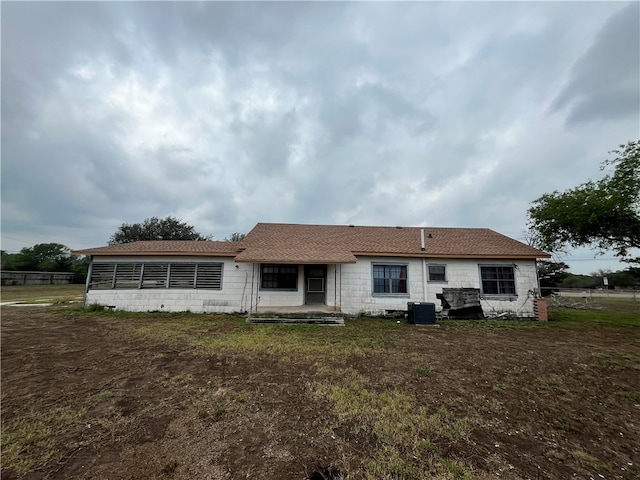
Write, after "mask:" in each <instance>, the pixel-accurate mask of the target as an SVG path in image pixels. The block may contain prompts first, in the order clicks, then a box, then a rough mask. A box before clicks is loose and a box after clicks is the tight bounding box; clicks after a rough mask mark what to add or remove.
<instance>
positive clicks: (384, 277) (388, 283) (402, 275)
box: [372, 263, 409, 295]
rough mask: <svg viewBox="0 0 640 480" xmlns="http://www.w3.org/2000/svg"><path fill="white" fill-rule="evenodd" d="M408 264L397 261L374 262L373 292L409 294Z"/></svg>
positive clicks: (378, 293) (377, 293)
mask: <svg viewBox="0 0 640 480" xmlns="http://www.w3.org/2000/svg"><path fill="white" fill-rule="evenodd" d="M407 270H408V265H407V264H406V263H405V264H397V263H374V264H372V275H373V293H374V294H375V295H407V294H408V293H409V285H408V283H407V278H408V275H407V273H408V272H407Z"/></svg>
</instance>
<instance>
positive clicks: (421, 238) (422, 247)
mask: <svg viewBox="0 0 640 480" xmlns="http://www.w3.org/2000/svg"><path fill="white" fill-rule="evenodd" d="M420 250H422V251H423V252H424V251H425V250H426V248H425V246H424V228H421V229H420Z"/></svg>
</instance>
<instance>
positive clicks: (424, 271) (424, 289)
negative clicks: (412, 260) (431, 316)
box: [422, 258, 427, 302]
mask: <svg viewBox="0 0 640 480" xmlns="http://www.w3.org/2000/svg"><path fill="white" fill-rule="evenodd" d="M422 296H423V298H424V301H425V302H426V301H427V259H426V258H423V259H422Z"/></svg>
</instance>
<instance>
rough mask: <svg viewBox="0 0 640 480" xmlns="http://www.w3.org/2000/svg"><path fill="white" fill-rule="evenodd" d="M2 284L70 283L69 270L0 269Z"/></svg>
mask: <svg viewBox="0 0 640 480" xmlns="http://www.w3.org/2000/svg"><path fill="white" fill-rule="evenodd" d="M1 274H2V282H1V283H2V285H57V284H64V283H71V282H72V281H73V273H70V272H19V271H8V270H2V272H1Z"/></svg>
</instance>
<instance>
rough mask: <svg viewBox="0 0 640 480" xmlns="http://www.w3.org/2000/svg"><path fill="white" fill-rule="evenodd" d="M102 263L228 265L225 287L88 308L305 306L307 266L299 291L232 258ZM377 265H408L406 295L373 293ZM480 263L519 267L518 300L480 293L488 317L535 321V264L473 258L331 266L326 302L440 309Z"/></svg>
mask: <svg viewBox="0 0 640 480" xmlns="http://www.w3.org/2000/svg"><path fill="white" fill-rule="evenodd" d="M94 261H95V263H100V262H153V261H157V262H171V263H178V262H188V263H189V262H220V263H223V271H222V289H221V290H213V289H174V288H171V289H169V288H162V289H120V290H89V291H88V292H87V295H86V304H87V305H89V304H92V303H98V304H100V305H105V306H107V305H109V306H115V307H116V308H117V309H119V310H127V311H169V312H179V311H186V310H189V311H192V312H212V313H213V312H216V313H222V312H226V313H233V312H245V311H255V309H256V307H260V308H265V307H267V308H268V307H281V306H302V305H304V287H305V286H304V266H303V265H299V266H298V288H297V290H296V291H275V290H261V289H260V265H259V264H255V265H253V264H247V263H236V262H235V261H234V259H233V258H230V257H224V258H222V257H220V258H217V257H186V256H173V257H172V256H158V257H131V256H126V257H124V256H123V257H116V256H111V257H99V258H96V259H95V260H94ZM423 262H424V263H425V265H428V264H430V263H433V264H438V265H445V266H446V278H447V281H446V282H426V296H425V281H426V278H427V277H425V273H426V274H427V276H428V269H427V268H423ZM373 263H397V264H406V265H407V267H408V268H407V276H408V279H407V280H408V288H409V293H408V294H407V295H380V294H376V295H374V294H373V274H372V264H373ZM479 265H513V266H514V267H515V276H516V289H517V296H514V297H510V298H509V297H491V296H482V295H481V305H482V309H483V311H484V314H485V315H487V316H495V315H499V314H501V313H505V312H506V313H508V314H509V315H512V316H513V315H515V316H519V317H533V316H534V312H533V296H532V295H531V293H530V291H531V290H534V289H536V288H537V277H536V267H535V261H534V260H521V261H505V260H473V259H469V260H467V259H458V260H447V259H424V260H423V259H421V258H401V257H397V258H392V257H358V259H357V263H355V264H343V265H328V266H327V279H326V304H327V306H328V307H333V306H337V307H338V309H339V310H341V311H342V312H343V313H345V314H347V315H359V314H369V315H381V314H384V313H385V311H386V310H406V308H407V302H425V301H426V302H432V303H435V305H436V310H437V311H440V310H441V308H442V307H441V302H440V300H438V299H437V298H436V294H438V293H442V289H443V288H481V286H480V268H479Z"/></svg>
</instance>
